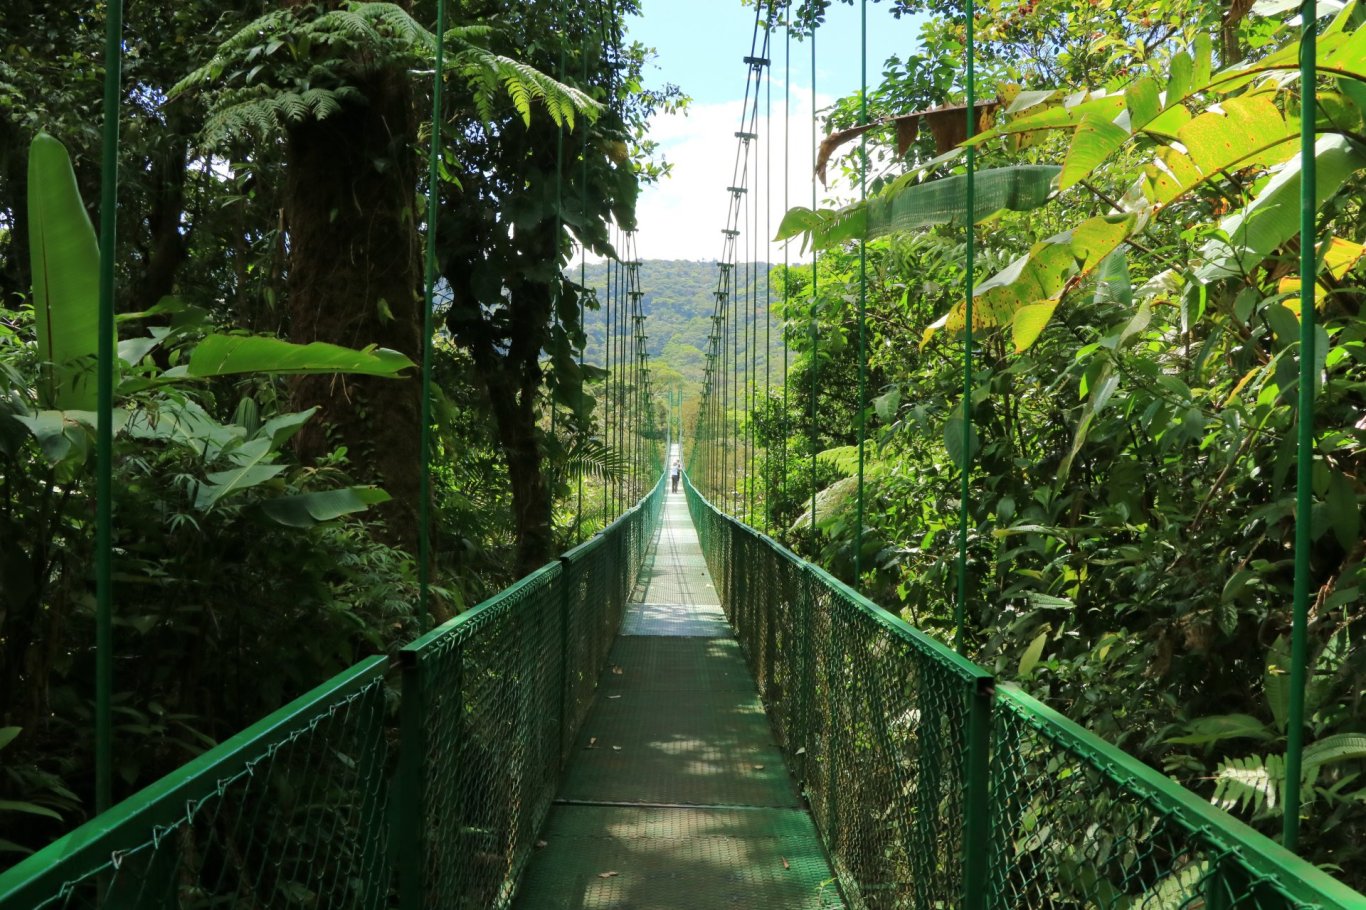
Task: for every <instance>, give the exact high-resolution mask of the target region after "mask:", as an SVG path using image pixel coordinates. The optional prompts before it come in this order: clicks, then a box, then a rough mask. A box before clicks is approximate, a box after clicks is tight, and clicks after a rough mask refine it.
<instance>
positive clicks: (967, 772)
mask: <svg viewBox="0 0 1366 910" xmlns="http://www.w3.org/2000/svg"><path fill="white" fill-rule="evenodd" d="M992 696H993V692H992V684H991V680H987V679H979V680H977V681H976V685H975V686H974V687H973V688H972V689H971V690H969V691H968V693H967V699H968V705H967V708H968V711H967V715H968V717H967V721H968V728H967V747H968V750H967V754H966V755H965V756H963V762H964V769H963V770H964V783H965V785H966V786H965V791H964V794H963V803H964V805H963V900H962V903H961V906H962V908H963V910H985V908H986V906H987V893H988V887H987V884H988V881H989V871H990V858H991V701H992Z"/></svg>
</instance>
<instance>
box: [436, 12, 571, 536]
mask: <svg viewBox="0 0 1366 910" xmlns="http://www.w3.org/2000/svg"><path fill="white" fill-rule="evenodd" d="M438 2H439V3H440V2H444V0H438ZM437 14H438V16H439V15H440V10H438V13H437ZM555 78H556V79H558V80H560V81H561V82H564V45H563V44H561V45H560V64H559V66H558V67H557V68H556V70H555ZM563 230H564V118H560V122H559V125H558V126H557V128H556V130H555V278H554V281H555V284H554V287H553V289H552V291H551V295H550V324H551V326H552V329H551V331H552V334H553V332H554V330H555V329H559V328H561V325H560V298H561V296H562V295H563V294H564V270H563V267H562V266H561V265H560V250H561V246H560V232H561V231H563ZM559 383H560V376H559V374H558V373H556V374H555V384H556V385H557V386H558V385H559ZM548 397H549V399H550V401H549V405H550V438H551V439H552V440H554V439H555V432H556V431H555V418H556V416H557V415H558V413H559V408H557V407H556V406H555V393H554V392H553V391H552V392H551V393H550V395H549V396H548ZM545 495H546V499H547V500H548V502H547V503H546V509H547V511H549V512H550V513H551V514H552V515H553V514H554V512H555V491H554V490H553V489H552V488H551V486H550V484H546V492H545ZM552 523H553V519H552Z"/></svg>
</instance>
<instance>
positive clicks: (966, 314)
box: [953, 0, 977, 653]
mask: <svg viewBox="0 0 1366 910" xmlns="http://www.w3.org/2000/svg"><path fill="white" fill-rule="evenodd" d="M964 4H965V10H966V18H967V42H966V45H967V46H966V49H965V53H966V54H967V118H968V122H967V138H968V139H969V140H970V139H972V137H973V136H974V135H975V134H976V131H977V81H976V70H975V61H974V57H975V49H974V43H973V37H974V36H973V20H974V19H975V18H976V9H975V8H974V6H973V0H964ZM976 172H977V151H976V149H975V148H974V147H973V146H971V145H969V146H968V154H967V180H966V186H965V188H964V194H965V195H966V196H967V229H968V235H967V256H966V259H967V275H966V277H965V279H964V282H963V286H964V303H963V436H962V446H963V464H962V466H961V471H960V482H959V489H958V597H957V598H956V599H955V602H954V610H953V613H954V616H953V623H954V648H955V649H957V650H958V652H959V653H962V652H963V649H964V646H965V643H964V624H965V623H966V621H967V599H968V495H969V493H970V492H971V489H970V484H971V480H972V319H973V316H972V303H973V301H972V297H973V288H974V285H975V284H976V281H975V278H976V276H975V275H974V274H973V272H974V267H975V266H976V258H977V248H976V232H977V217H976V213H977V208H976V203H977V196H976V187H975V185H974V180H975V178H976Z"/></svg>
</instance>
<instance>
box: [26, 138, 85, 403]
mask: <svg viewBox="0 0 1366 910" xmlns="http://www.w3.org/2000/svg"><path fill="white" fill-rule="evenodd" d="M28 215H29V224H30V228H29V230H30V257H31V263H32V266H33V309H34V314H35V316H36V321H37V330H38V357H39V359H40V360H41V361H42V362H43V363H44V365H45V366H44V368H43V370H42V372H41V374H40V380H39V383H38V401H39V405H40V406H41V407H43V408H51V409H54V410H61V411H93V410H95V387H96V382H95V356H96V353H97V350H98V343H99V325H98V321H99V271H100V250H99V244H98V242H97V241H96V239H95V228H94V226H93V225H91V223H90V216H89V215H87V214H86V212H85V206H83V205H82V204H81V194H80V191H79V190H78V189H77V188H76V174H75V172H74V171H72V169H71V159H70V158H69V157H68V156H67V153H66V147H65V146H63V145H62V144H61V143H60V142H58V141H57V140H56V139H54V138H53V137H51V136H49V135H48V134H46V133H39V134H38V135H36V136H34V137H33V142H32V143H31V144H30V145H29V155H28Z"/></svg>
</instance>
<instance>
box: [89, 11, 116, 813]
mask: <svg viewBox="0 0 1366 910" xmlns="http://www.w3.org/2000/svg"><path fill="white" fill-rule="evenodd" d="M105 9H106V10H107V16H108V18H107V19H106V20H105V40H104V128H103V135H102V142H101V152H102V156H101V162H100V302H99V338H98V343H99V352H98V357H97V358H96V360H97V369H98V370H99V378H98V380H97V382H96V391H95V395H96V404H95V408H96V424H95V811H96V812H103V811H104V810H105V809H108V808H109V806H110V805H111V804H112V802H113V781H114V778H113V768H114V724H113V714H112V710H113V708H112V705H113V692H114V502H113V496H114V369H115V361H114V356H115V355H114V352H115V348H116V344H117V340H116V336H115V327H114V291H115V283H114V282H115V278H114V256H115V254H116V253H117V250H118V245H117V241H118V200H119V100H120V97H121V95H122V92H121V90H120V88H121V85H122V82H123V79H122V76H123V0H109V2H108V3H107V4H106V5H105Z"/></svg>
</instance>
